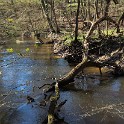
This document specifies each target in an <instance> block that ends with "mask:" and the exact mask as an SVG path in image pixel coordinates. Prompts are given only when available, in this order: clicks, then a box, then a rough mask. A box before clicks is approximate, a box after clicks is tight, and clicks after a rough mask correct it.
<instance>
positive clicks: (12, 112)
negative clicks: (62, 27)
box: [0, 40, 124, 124]
mask: <svg viewBox="0 0 124 124" xmlns="http://www.w3.org/2000/svg"><path fill="white" fill-rule="evenodd" d="M10 48H12V49H13V51H14V52H12V53H8V52H7V49H10ZM52 51H53V47H52V45H45V44H44V45H42V46H35V45H34V43H24V44H16V43H15V42H14V40H13V42H10V43H8V44H7V45H5V46H2V47H0V113H1V114H0V120H1V121H0V123H1V124H23V123H25V124H40V123H41V122H42V121H43V120H44V118H45V117H46V115H47V110H48V108H45V107H44V108H39V106H38V105H37V104H36V103H38V102H39V100H40V99H41V98H42V95H41V93H42V92H43V91H42V90H39V89H38V86H42V85H43V84H45V83H52V82H53V81H54V80H55V78H59V77H61V76H63V75H64V74H66V73H67V72H68V71H69V70H71V68H72V67H73V66H69V65H68V63H67V62H66V61H65V60H64V59H61V58H59V57H58V56H55V55H54V54H53V52H52ZM85 72H87V74H89V75H87V77H86V76H82V75H78V77H77V78H76V80H75V82H76V84H74V85H72V86H69V88H67V89H66V90H65V91H61V93H60V95H61V97H60V101H64V100H65V99H67V102H66V104H65V105H64V106H63V107H62V109H61V112H60V116H62V117H64V120H65V121H66V122H67V123H69V124H91V123H92V124H99V123H102V124H111V123H112V124H122V123H124V105H123V103H124V97H123V94H124V78H123V77H121V78H117V79H113V78H111V77H107V76H104V77H103V78H101V77H100V76H99V73H98V71H97V69H95V68H90V69H87V70H85ZM91 72H92V74H94V76H91V75H90V73H91ZM71 88H72V89H71ZM69 89H71V90H69ZM87 89H88V90H89V91H92V92H84V91H85V90H87ZM27 95H30V96H32V97H34V98H36V101H37V102H36V103H33V104H26V102H27V101H26V96H27ZM60 101H59V102H60Z"/></svg>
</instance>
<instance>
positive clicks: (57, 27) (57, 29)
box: [51, 0, 60, 33]
mask: <svg viewBox="0 0 124 124" xmlns="http://www.w3.org/2000/svg"><path fill="white" fill-rule="evenodd" d="M51 8H52V12H53V16H54V22H55V25H56V33H60V29H59V26H58V24H57V19H56V13H55V6H54V0H53V1H52V5H51Z"/></svg>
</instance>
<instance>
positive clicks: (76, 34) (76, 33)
mask: <svg viewBox="0 0 124 124" xmlns="http://www.w3.org/2000/svg"><path fill="white" fill-rule="evenodd" d="M79 12H80V0H78V7H77V14H76V22H75V24H76V27H75V41H77V40H78V39H77V37H78V16H79Z"/></svg>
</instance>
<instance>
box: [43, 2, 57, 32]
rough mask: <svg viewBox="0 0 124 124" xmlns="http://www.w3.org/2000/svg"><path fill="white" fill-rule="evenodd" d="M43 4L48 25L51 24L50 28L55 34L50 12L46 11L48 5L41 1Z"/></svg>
mask: <svg viewBox="0 0 124 124" xmlns="http://www.w3.org/2000/svg"><path fill="white" fill-rule="evenodd" d="M41 3H42V6H43V10H44V12H45V14H46V17H47V21H48V24H49V26H50V29H51V31H52V32H54V33H55V29H54V28H53V25H52V22H51V20H50V17H49V14H48V11H47V10H46V5H45V4H46V3H45V1H44V0H41Z"/></svg>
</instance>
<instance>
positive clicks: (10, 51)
mask: <svg viewBox="0 0 124 124" xmlns="http://www.w3.org/2000/svg"><path fill="white" fill-rule="evenodd" d="M6 51H7V52H8V53H13V52H14V50H13V48H8V49H6Z"/></svg>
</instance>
